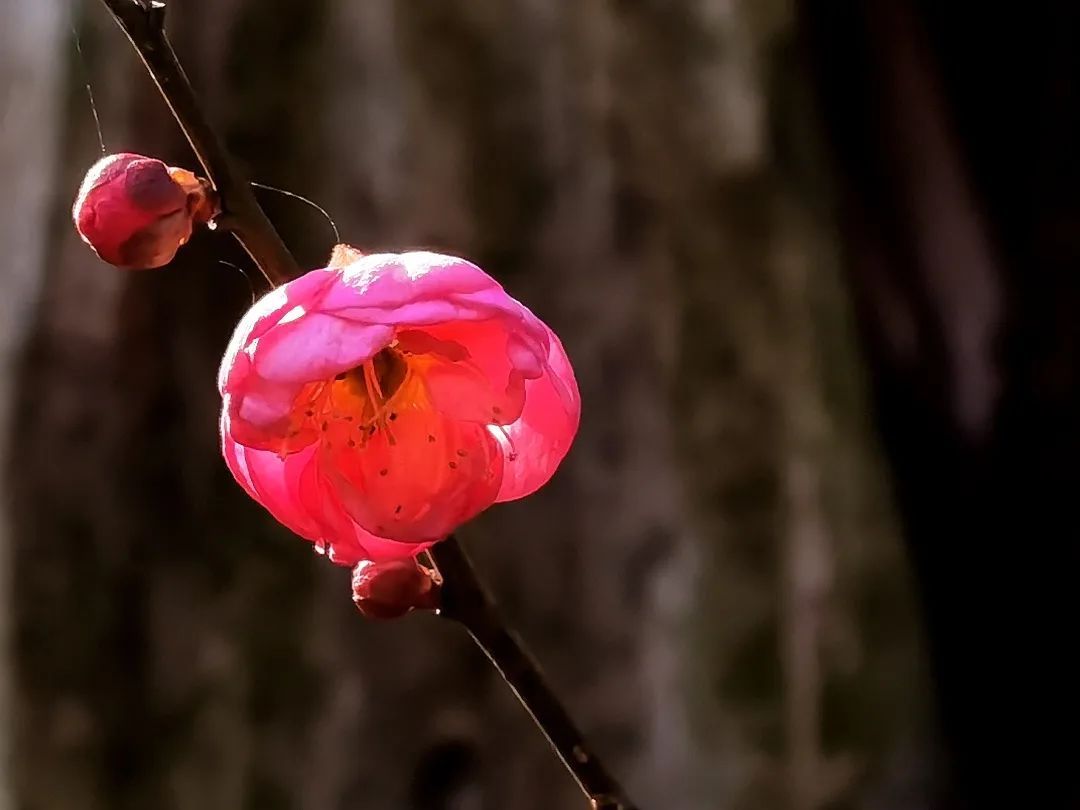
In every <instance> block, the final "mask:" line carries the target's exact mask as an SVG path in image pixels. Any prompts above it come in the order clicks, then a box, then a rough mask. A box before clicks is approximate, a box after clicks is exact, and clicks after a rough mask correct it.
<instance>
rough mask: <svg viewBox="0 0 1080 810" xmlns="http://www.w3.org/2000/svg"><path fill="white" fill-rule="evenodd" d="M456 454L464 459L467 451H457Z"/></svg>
mask: <svg viewBox="0 0 1080 810" xmlns="http://www.w3.org/2000/svg"><path fill="white" fill-rule="evenodd" d="M457 454H458V455H459V456H461V457H462V458H465V456H467V455H469V451H468V450H458V451H457Z"/></svg>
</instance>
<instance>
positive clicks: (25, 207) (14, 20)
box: [0, 0, 66, 810]
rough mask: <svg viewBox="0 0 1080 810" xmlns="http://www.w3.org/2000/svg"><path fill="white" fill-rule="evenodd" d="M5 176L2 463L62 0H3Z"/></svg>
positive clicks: (6, 779) (1, 586) (53, 129)
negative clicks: (32, 1)
mask: <svg viewBox="0 0 1080 810" xmlns="http://www.w3.org/2000/svg"><path fill="white" fill-rule="evenodd" d="M0 20H3V21H4V24H3V26H0V99H3V102H2V103H3V104H4V105H5V107H6V109H5V110H4V111H3V112H0V177H3V178H4V185H5V197H6V199H7V201H8V204H7V205H6V206H5V211H4V216H3V217H2V218H0V245H2V246H3V256H4V268H3V272H0V461H2V460H3V459H4V458H6V457H7V448H8V437H9V433H10V430H11V428H10V427H9V424H10V421H9V420H10V415H11V410H12V408H11V404H12V398H13V396H14V391H13V390H12V386H11V380H12V378H13V374H14V369H15V367H16V360H17V357H18V352H19V351H20V350H21V348H22V345H23V342H24V341H25V339H26V333H27V330H28V328H29V325H30V320H31V317H30V316H31V313H32V308H33V306H34V303H35V301H36V299H37V293H38V288H39V282H40V275H41V270H42V265H43V250H44V239H43V238H42V235H43V234H44V233H46V232H47V231H48V228H49V221H50V217H51V213H52V212H51V208H52V205H51V203H52V194H53V189H54V187H55V186H54V181H55V174H56V164H57V153H56V143H57V141H58V140H59V133H60V109H61V103H62V98H63V95H62V81H63V72H62V64H63V63H62V61H61V60H58V59H57V58H56V54H57V53H58V52H59V51H60V50H61V49H62V48H63V44H62V43H63V42H64V30H65V29H64V23H65V22H66V15H65V13H64V9H63V4H62V3H60V2H59V1H58V0H42V2H39V3H32V4H28V3H20V2H18V1H17V0H2V2H0ZM18 474H19V471H18V469H14V470H12V469H10V468H9V469H3V467H0V810H9V808H12V807H14V802H13V799H12V796H11V783H12V779H11V777H12V774H11V770H10V765H11V763H12V758H13V751H12V747H11V742H10V739H11V732H12V728H13V711H12V687H11V678H10V671H11V670H10V663H11V659H10V655H9V652H10V612H9V609H8V606H9V605H10V604H11V598H12V597H11V584H12V577H13V574H12V571H11V565H10V556H9V555H10V548H11V544H12V542H13V535H12V531H11V529H12V524H11V516H10V514H9V509H10V507H11V498H10V497H9V496H8V494H7V493H8V492H9V487H10V478H11V476H13V475H15V476H17V475H18Z"/></svg>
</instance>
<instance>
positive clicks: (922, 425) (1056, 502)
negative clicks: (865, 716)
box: [804, 0, 1080, 808]
mask: <svg viewBox="0 0 1080 810" xmlns="http://www.w3.org/2000/svg"><path fill="white" fill-rule="evenodd" d="M969 11H970V10H969V9H964V8H961V7H960V6H959V5H954V4H940V3H928V2H918V0H890V2H887V3H881V4H878V5H876V6H874V7H873V10H872V11H871V10H870V9H869V7H868V6H866V5H865V4H858V3H809V4H806V8H805V18H804V22H805V24H806V31H807V33H808V35H809V36H808V42H809V44H810V45H811V46H812V52H813V54H814V57H815V63H816V67H817V74H818V79H819V85H820V90H821V98H822V100H823V102H824V110H825V113H826V120H827V122H828V128H829V132H830V136H831V141H832V146H833V148H834V154H835V158H836V163H837V165H838V167H839V169H840V174H841V177H842V192H843V199H844V202H845V203H846V205H845V221H846V224H847V230H848V237H849V238H848V252H849V261H848V266H849V272H850V277H851V280H852V286H853V289H854V290H855V293H856V296H857V302H858V308H859V312H860V321H861V327H862V334H863V336H864V339H865V343H866V345H867V347H868V356H869V358H870V360H871V366H872V370H873V380H874V391H875V395H876V402H877V415H878V422H879V424H880V426H881V431H882V435H883V437H884V440H885V442H886V445H887V449H888V451H889V456H890V460H891V462H892V466H893V469H894V471H895V478H896V489H897V494H898V498H899V505H900V509H901V513H902V517H903V522H904V526H905V530H906V538H907V542H908V548H909V550H910V554H911V557H912V559H913V561H914V564H915V568H916V571H917V575H918V584H919V592H920V597H921V601H922V609H923V614H924V617H925V622H926V626H927V628H928V635H929V640H930V645H931V651H932V661H933V674H934V679H935V684H936V688H937V693H938V694H937V699H938V704H939V709H940V714H941V722H942V727H943V730H944V738H945V741H946V743H947V746H948V749H949V753H950V754H951V759H952V765H953V773H952V778H953V784H952V786H951V791H950V792H948V793H946V794H945V795H943V796H941V797H940V801H941V806H943V807H948V808H953V807H975V808H982V807H1006V806H1009V807H1020V806H1024V807H1040V808H1067V807H1068V808H1074V807H1077V806H1080V782H1078V781H1077V779H1076V775H1075V760H1076V755H1077V745H1076V743H1075V741H1073V742H1063V740H1065V739H1067V735H1068V734H1069V733H1070V730H1071V729H1073V728H1075V727H1076V726H1077V724H1078V723H1080V698H1078V696H1080V691H1078V690H1077V684H1078V683H1080V668H1078V666H1077V664H1076V663H1075V661H1076V660H1077V659H1076V656H1075V655H1074V650H1073V649H1072V648H1073V646H1074V644H1073V643H1072V640H1073V639H1074V638H1075V637H1076V615H1077V611H1076V597H1075V591H1076V588H1075V576H1076V571H1077V564H1078V563H1080V545H1078V544H1077V542H1076V536H1077V532H1076V529H1075V523H1076V517H1075V507H1074V504H1075V500H1076V492H1077V488H1078V486H1080V473H1078V467H1077V458H1078V456H1080V326H1078V324H1080V319H1078V318H1077V313H1078V312H1080V283H1078V279H1080V276H1078V275H1077V272H1076V271H1077V261H1078V258H1080V252H1078V249H1077V245H1078V243H1077V240H1076V234H1077V232H1078V231H1077V226H1078V223H1080V204H1078V199H1080V198H1078V195H1077V187H1078V183H1080V176H1078V171H1080V164H1078V162H1077V160H1076V141H1077V135H1078V121H1080V119H1078V117H1077V109H1078V107H1077V99H1078V95H1077V94H1078V84H1077V76H1078V75H1080V74H1078V68H1080V64H1078V60H1077V51H1076V48H1075V41H1076V36H1077V34H1078V32H1080V8H1078V7H1077V5H1076V4H1075V3H1068V2H1037V3H1033V4H1029V5H1027V6H1025V7H1024V8H1023V10H1022V12H1021V13H1014V12H1007V11H1005V10H993V11H991V10H989V8H988V7H984V8H981V9H980V13H979V15H978V23H977V25H978V29H977V34H976V32H975V29H973V28H972V25H973V17H972V16H971V15H970V13H969ZM1003 54H1008V58H1002V55H1003ZM1070 527H1073V528H1070Z"/></svg>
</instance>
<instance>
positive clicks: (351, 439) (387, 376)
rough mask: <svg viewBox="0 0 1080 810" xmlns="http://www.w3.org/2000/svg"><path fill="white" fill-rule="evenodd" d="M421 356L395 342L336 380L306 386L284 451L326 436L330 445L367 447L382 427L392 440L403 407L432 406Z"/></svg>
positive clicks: (392, 442) (295, 410) (282, 454)
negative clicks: (426, 388) (393, 345)
mask: <svg viewBox="0 0 1080 810" xmlns="http://www.w3.org/2000/svg"><path fill="white" fill-rule="evenodd" d="M419 360H420V358H419V357H417V356H415V355H411V354H408V353H406V352H403V351H400V350H399V349H397V348H394V347H388V348H386V349H383V350H382V351H380V352H379V353H378V354H376V355H375V356H374V357H372V358H371V359H370V360H368V361H367V362H365V363H364V364H362V365H359V366H357V367H356V368H353V369H350V370H349V371H343V372H342V373H340V374H338V375H337V376H336V377H334V378H333V379H332V380H325V381H320V382H313V383H308V384H307V385H306V386H304V388H303V390H301V392H300V395H299V396H298V397H297V398H296V402H295V404H294V406H293V410H292V416H291V418H290V420H289V429H288V433H287V439H286V441H285V443H284V444H283V446H282V448H281V450H280V451H279V455H280V456H282V457H284V456H285V455H287V454H288V453H290V452H293V451H294V450H296V449H298V448H300V447H304V446H306V445H308V444H310V443H311V442H312V441H315V440H320V441H321V442H322V444H323V446H324V447H328V448H329V447H334V446H341V445H345V446H348V447H361V448H362V447H364V445H366V444H367V443H368V441H369V440H370V439H371V437H372V436H374V435H375V434H376V433H377V432H378V431H380V430H381V431H385V432H386V434H387V436H388V438H389V441H390V443H391V444H394V443H395V439H394V422H395V421H396V420H397V418H398V415H399V413H400V412H401V411H402V410H403V409H423V408H426V407H430V403H429V402H428V401H427V399H428V398H427V395H426V391H425V389H424V385H423V382H422V380H421V379H420V375H419V374H418V373H417V370H418V369H417V368H416V366H418V365H420V363H419Z"/></svg>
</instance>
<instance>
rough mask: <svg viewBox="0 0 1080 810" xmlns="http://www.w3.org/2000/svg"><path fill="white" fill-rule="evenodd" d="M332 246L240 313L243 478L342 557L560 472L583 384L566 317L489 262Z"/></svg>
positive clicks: (234, 434)
mask: <svg viewBox="0 0 1080 810" xmlns="http://www.w3.org/2000/svg"><path fill="white" fill-rule="evenodd" d="M335 257H337V258H338V261H335V262H332V265H334V264H336V265H337V266H331V267H328V268H325V269H322V270H313V271H311V272H309V273H307V274H306V275H304V276H302V277H300V278H298V279H295V280H294V281H291V282H289V283H288V284H286V285H284V286H283V287H280V288H278V289H276V290H274V291H272V292H271V293H269V294H268V295H266V296H265V297H264V298H263V299H262V300H260V301H259V302H258V303H256V304H255V306H254V307H252V308H251V310H250V311H249V312H248V313H247V315H245V316H244V318H243V320H241V322H240V324H239V325H238V326H237V328H236V331H235V333H234V334H233V337H232V341H231V342H230V344H229V347H228V349H227V351H226V353H225V358H224V360H223V362H222V365H221V371H220V374H219V378H218V387H219V390H220V392H221V395H222V399H223V408H222V415H221V441H222V449H223V452H224V456H225V461H226V463H227V464H228V467H229V469H230V470H231V471H232V473H233V475H234V476H235V477H236V480H237V481H238V482H239V483H240V485H241V486H243V487H244V489H245V490H247V492H248V494H249V495H251V497H253V498H254V499H255V500H257V501H258V502H259V503H261V504H262V505H263V506H264V507H265V508H266V509H267V510H269V512H270V513H271V514H272V515H273V516H274V517H275V518H277V519H278V520H279V521H281V522H282V523H283V524H284V525H285V526H287V527H288V528H289V529H291V530H292V531H294V532H296V533H297V534H299V535H301V536H302V537H305V538H307V539H308V540H310V541H312V542H313V543H315V544H316V547H317V548H318V549H320V550H326V551H327V552H328V553H329V555H330V558H331V559H332V560H334V561H335V562H337V563H340V564H342V565H354V564H356V563H358V562H360V561H363V560H372V561H384V560H393V559H403V558H408V557H411V556H413V555H415V554H416V553H418V552H419V551H421V550H423V549H425V548H427V547H429V546H430V545H431V544H432V543H435V542H437V541H439V540H441V539H443V538H445V537H446V536H447V535H448V534H449V533H450V532H452V531H453V530H454V529H455V528H456V527H458V526H459V525H461V524H462V523H464V522H465V521H467V520H470V519H471V518H473V517H475V516H476V515H478V514H479V513H480V512H482V511H484V510H485V509H486V508H487V507H488V506H490V505H491V504H492V503H495V502H501V501H511V500H515V499H517V498H521V497H524V496H526V495H529V494H530V493H532V492H534V491H535V490H537V489H538V488H539V487H541V486H543V485H544V484H545V483H546V482H547V481H548V479H550V478H551V476H552V475H553V474H554V472H555V470H556V468H557V467H558V466H559V464H560V462H561V461H562V459H563V457H564V456H565V455H566V453H567V451H568V450H569V449H570V445H571V443H572V441H573V439H574V435H575V434H576V432H577V428H578V421H579V418H580V412H581V402H580V397H579V394H578V388H577V383H576V381H575V379H574V372H573V369H572V368H571V366H570V362H569V360H568V359H567V356H566V353H565V351H564V350H563V346H562V343H561V342H560V341H559V338H558V337H557V336H556V335H555V333H554V332H552V330H551V329H549V328H548V327H547V326H546V325H545V324H544V323H543V322H541V321H540V320H539V319H538V318H537V317H536V316H535V315H533V313H532V312H530V311H529V309H527V308H526V307H525V306H524V305H523V304H521V303H520V302H518V301H516V300H515V299H514V298H511V297H510V296H509V295H508V294H507V293H506V291H505V290H503V288H502V287H501V286H500V285H499V284H498V283H497V282H496V281H495V280H494V279H492V278H491V277H490V276H488V275H487V274H486V273H484V272H483V271H482V270H481V269H480V268H479V267H477V266H476V265H474V264H472V263H470V262H468V261H465V260H464V259H459V258H455V257H453V256H444V255H440V254H436V253H426V252H412V253H402V254H391V253H387V254H373V255H366V256H364V255H361V254H359V253H358V252H356V251H353V250H350V249H347V248H344V246H339V249H338V250H337V251H335Z"/></svg>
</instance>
